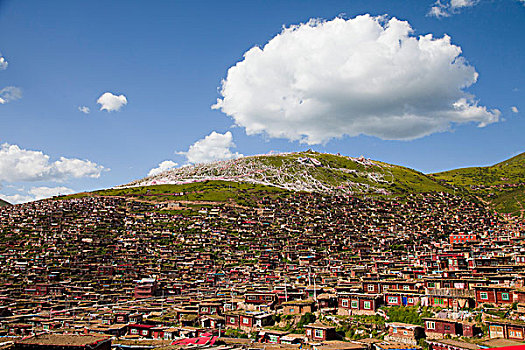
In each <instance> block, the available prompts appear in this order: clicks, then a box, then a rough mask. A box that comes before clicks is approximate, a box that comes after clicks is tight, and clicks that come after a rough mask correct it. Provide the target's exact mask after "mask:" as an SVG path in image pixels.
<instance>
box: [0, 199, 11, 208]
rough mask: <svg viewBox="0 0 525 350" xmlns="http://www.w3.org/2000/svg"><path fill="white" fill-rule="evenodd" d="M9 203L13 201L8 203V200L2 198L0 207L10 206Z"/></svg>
mask: <svg viewBox="0 0 525 350" xmlns="http://www.w3.org/2000/svg"><path fill="white" fill-rule="evenodd" d="M9 205H11V203H8V202H6V201H4V200H2V199H0V207H7V206H9Z"/></svg>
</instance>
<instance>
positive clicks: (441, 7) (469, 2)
mask: <svg viewBox="0 0 525 350" xmlns="http://www.w3.org/2000/svg"><path fill="white" fill-rule="evenodd" d="M478 2H479V0H437V1H436V2H435V3H434V5H433V6H432V7H431V8H430V10H429V11H428V16H433V17H437V18H442V17H450V16H452V15H454V14H457V13H459V12H460V11H461V9H463V8H466V7H472V6H475V5H477V4H478Z"/></svg>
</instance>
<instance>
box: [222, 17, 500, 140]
mask: <svg viewBox="0 0 525 350" xmlns="http://www.w3.org/2000/svg"><path fill="white" fill-rule="evenodd" d="M411 33H412V28H411V27H410V25H409V23H408V22H405V21H400V20H398V19H396V18H392V19H389V20H387V19H386V18H385V17H372V16H370V15H363V16H358V17H356V18H353V19H348V20H345V19H343V18H335V19H333V20H330V21H318V20H311V21H310V22H308V23H305V24H300V25H297V26H292V27H289V28H285V29H283V31H282V32H281V33H280V34H278V35H277V36H275V37H274V38H272V39H271V40H270V41H269V42H268V43H267V44H266V45H265V46H264V47H262V48H259V47H253V48H252V49H250V50H249V51H248V52H246V53H245V54H244V59H243V60H242V61H240V62H238V63H237V64H236V65H235V66H233V67H231V68H230V69H229V70H228V74H227V77H226V79H225V80H224V81H223V82H222V89H221V95H222V98H221V99H218V100H217V103H216V104H215V105H213V106H212V108H214V109H220V110H221V111H222V112H224V113H225V114H227V115H229V116H231V117H232V118H233V120H234V121H235V123H236V124H237V125H238V126H241V127H244V128H245V130H246V133H247V134H249V135H252V134H259V133H266V134H267V135H269V136H270V137H280V138H287V139H289V140H299V141H301V142H303V143H308V144H318V143H324V142H326V141H328V140H330V139H332V138H338V137H342V136H343V135H349V136H357V135H360V134H365V135H370V136H376V137H379V138H382V139H390V140H410V139H415V138H419V137H423V136H426V135H429V134H432V133H435V132H440V131H445V130H448V129H450V127H451V125H452V124H453V123H466V122H475V123H477V124H478V125H479V126H484V125H487V124H490V123H494V122H496V121H498V119H499V115H500V112H499V111H498V110H487V108H485V107H482V106H478V105H477V101H476V100H475V98H474V96H472V95H470V94H468V93H467V92H465V91H464V89H465V88H466V87H468V86H470V85H472V84H474V83H475V82H476V80H477V78H478V74H477V73H476V71H475V69H474V67H472V66H470V65H469V64H468V63H467V62H466V61H465V59H464V58H463V57H461V48H460V47H458V46H456V45H453V44H451V40H450V37H448V36H446V35H445V36H444V37H443V38H434V37H433V36H432V35H431V34H427V35H422V36H418V37H415V36H413V35H411Z"/></svg>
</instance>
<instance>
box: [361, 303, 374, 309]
mask: <svg viewBox="0 0 525 350" xmlns="http://www.w3.org/2000/svg"><path fill="white" fill-rule="evenodd" d="M363 306H364V307H365V309H366V310H370V309H371V308H372V306H371V305H370V302H369V301H365V302H364V305H363Z"/></svg>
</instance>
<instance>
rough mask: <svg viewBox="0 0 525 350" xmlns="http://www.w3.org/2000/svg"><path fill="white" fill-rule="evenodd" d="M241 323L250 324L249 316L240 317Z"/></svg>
mask: <svg viewBox="0 0 525 350" xmlns="http://www.w3.org/2000/svg"><path fill="white" fill-rule="evenodd" d="M242 323H243V324H250V319H249V318H246V317H243V318H242Z"/></svg>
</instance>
